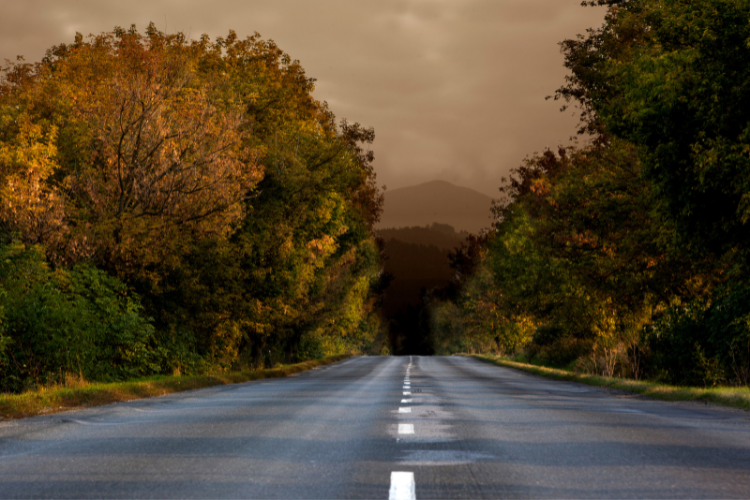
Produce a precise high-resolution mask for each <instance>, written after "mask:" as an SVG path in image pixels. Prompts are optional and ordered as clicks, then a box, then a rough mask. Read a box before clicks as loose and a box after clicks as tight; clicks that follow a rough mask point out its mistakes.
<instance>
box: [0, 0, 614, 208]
mask: <svg viewBox="0 0 750 500" xmlns="http://www.w3.org/2000/svg"><path fill="white" fill-rule="evenodd" d="M580 4H581V1H580V0H211V1H208V0H200V1H199V0H128V1H121V0H117V1H109V0H0V61H2V60H3V59H10V60H14V59H15V58H16V56H17V55H23V56H24V57H25V59H26V61H29V62H33V61H38V60H40V59H41V58H42V56H43V55H44V52H45V51H46V49H47V48H49V47H51V46H52V45H56V44H59V43H63V42H64V43H70V42H72V41H73V38H74V36H75V33H76V32H81V33H83V34H84V35H88V34H92V33H93V34H98V33H101V32H105V31H112V30H113V28H114V27H115V26H122V27H123V28H127V27H129V26H130V25H131V24H136V26H137V27H138V28H139V30H140V31H144V30H145V27H146V26H147V25H148V23H149V21H153V22H154V23H155V24H156V25H157V27H158V28H159V29H161V30H162V31H166V32H169V33H174V32H177V31H182V32H183V33H185V34H187V35H189V36H190V37H191V38H194V39H197V38H199V37H200V35H201V34H203V33H206V34H208V35H209V36H210V37H211V38H215V37H217V36H225V35H226V34H227V33H228V31H229V30H230V29H233V30H235V31H236V32H237V34H238V35H239V36H240V37H243V38H244V37H245V36H249V35H252V34H253V33H254V32H256V31H257V32H258V33H260V34H261V35H262V37H263V38H265V39H272V40H274V41H275V42H276V43H277V44H278V45H279V47H280V48H281V49H282V50H284V51H285V52H287V53H288V54H289V55H290V56H291V57H292V59H298V60H299V61H300V62H301V64H302V67H303V68H305V71H306V73H307V75H308V76H310V77H313V78H316V79H317V85H316V90H315V93H314V96H315V97H316V98H317V99H319V100H321V101H327V102H328V103H329V105H330V107H331V110H332V111H333V112H334V113H335V114H336V116H337V117H339V118H346V119H347V120H348V121H349V122H359V123H361V124H363V125H366V126H372V127H374V128H375V134H376V139H375V142H374V144H373V146H372V149H373V151H374V152H375V169H376V172H377V174H378V184H380V185H386V186H387V187H388V189H394V188H399V187H404V186H408V185H414V184H420V183H423V182H428V181H431V180H445V181H448V182H452V183H454V184H458V185H462V186H466V187H470V188H473V189H476V190H477V191H480V192H483V193H485V194H487V195H489V196H496V194H497V188H498V187H499V186H500V184H501V179H502V178H503V177H506V176H507V175H508V174H509V171H510V169H511V168H515V167H517V166H518V165H520V164H521V161H522V160H523V158H524V157H526V156H528V155H530V154H533V153H534V152H539V151H543V150H544V149H545V148H546V147H555V146H557V145H559V144H569V142H570V138H571V136H573V135H575V130H576V124H577V122H578V118H577V115H576V113H575V112H574V111H573V110H568V111H566V112H565V113H561V112H560V111H559V109H560V103H559V102H554V101H552V100H549V101H547V100H545V97H546V96H548V95H551V94H553V93H554V91H555V89H557V88H558V87H559V86H561V85H562V84H563V83H564V77H565V75H566V70H565V68H564V67H563V57H562V54H560V49H559V46H558V43H559V42H560V41H562V40H564V39H566V38H573V37H575V36H576V35H577V34H578V33H584V32H585V30H586V29H588V28H594V27H599V26H600V25H601V24H602V22H603V18H604V11H603V10H602V9H601V8H591V7H581V5H580Z"/></svg>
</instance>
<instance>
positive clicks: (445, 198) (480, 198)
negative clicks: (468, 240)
mask: <svg viewBox="0 0 750 500" xmlns="http://www.w3.org/2000/svg"><path fill="white" fill-rule="evenodd" d="M491 204H492V198H490V197H489V196H487V195H485V194H482V193H480V192H479V191H474V190H473V189H469V188H465V187H460V186H455V185H453V184H451V183H450V182H446V181H432V182H427V183H425V184H419V185H417V186H409V187H404V188H399V189H393V190H390V191H386V192H385V204H384V208H383V215H382V216H381V220H380V222H379V223H378V224H377V226H375V228H376V229H386V228H400V227H411V226H428V225H430V224H432V223H433V222H440V223H443V224H450V225H451V226H453V227H454V228H456V230H458V231H468V232H470V233H478V232H479V231H480V230H482V229H485V228H489V227H490V225H491V223H492V220H491V218H490V216H491V212H490V206H491Z"/></svg>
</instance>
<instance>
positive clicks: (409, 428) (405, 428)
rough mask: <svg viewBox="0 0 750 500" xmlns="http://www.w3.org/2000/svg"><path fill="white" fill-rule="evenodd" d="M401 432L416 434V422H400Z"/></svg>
mask: <svg viewBox="0 0 750 500" xmlns="http://www.w3.org/2000/svg"><path fill="white" fill-rule="evenodd" d="M398 433H399V434H414V424H398Z"/></svg>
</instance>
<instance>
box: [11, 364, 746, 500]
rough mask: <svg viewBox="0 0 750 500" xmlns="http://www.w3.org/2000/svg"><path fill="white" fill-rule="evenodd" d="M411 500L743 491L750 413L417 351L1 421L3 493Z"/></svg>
mask: <svg viewBox="0 0 750 500" xmlns="http://www.w3.org/2000/svg"><path fill="white" fill-rule="evenodd" d="M410 365H411V366H410ZM394 472H401V473H407V474H406V475H404V474H401V475H396V476H394V475H393V473H394ZM392 477H398V478H401V479H404V478H407V479H408V480H409V481H413V482H412V483H410V484H411V488H413V489H411V490H410V489H409V487H407V488H406V489H404V488H401V489H399V488H396V489H394V485H393V484H391V483H392V481H391V479H392ZM394 481H396V479H394ZM402 486H403V485H402ZM407 486H408V485H407ZM409 494H414V495H416V498H420V499H428V498H749V497H750V413H748V412H744V411H738V410H731V409H722V408H716V407H707V406H701V405H698V404H694V403H666V402H660V401H654V400H649V399H645V398H642V397H639V396H630V395H623V394H619V395H616V394H611V393H610V392H608V391H607V390H604V389H600V388H594V387H589V386H585V385H580V384H575V383H568V382H557V381H552V380H547V379H543V378H539V377H536V376H532V375H528V374H525V373H521V372H517V371H514V370H510V369H506V368H500V367H497V366H494V365H490V364H486V363H482V362H480V361H477V360H475V359H471V358H465V357H417V356H414V357H413V358H410V357H408V356H407V357H360V358H352V359H349V360H346V361H343V362H340V363H336V364H334V365H329V366H326V367H321V368H318V369H315V370H311V371H309V372H305V373H302V374H300V375H298V376H295V377H289V378H284V379H272V380H263V381H258V382H251V383H246V384H237V385H231V386H221V387H214V388H210V389H201V390H196V391H189V392H183V393H179V394H173V395H169V396H164V397H159V398H153V399H145V400H139V401H132V402H128V403H119V404H114V405H109V406H103V407H98V408H91V409H86V410H78V411H70V412H65V413H59V414H54V415H48V416H40V417H34V418H28V419H23V420H15V421H6V422H1V423H0V498H285V499H286V498H290V499H291V498H326V499H328V498H389V496H391V497H394V495H396V496H397V495H407V496H408V495H409Z"/></svg>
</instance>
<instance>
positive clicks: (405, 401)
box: [401, 399, 411, 403]
mask: <svg viewBox="0 0 750 500" xmlns="http://www.w3.org/2000/svg"><path fill="white" fill-rule="evenodd" d="M401 402H402V403H411V399H402V400H401Z"/></svg>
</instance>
